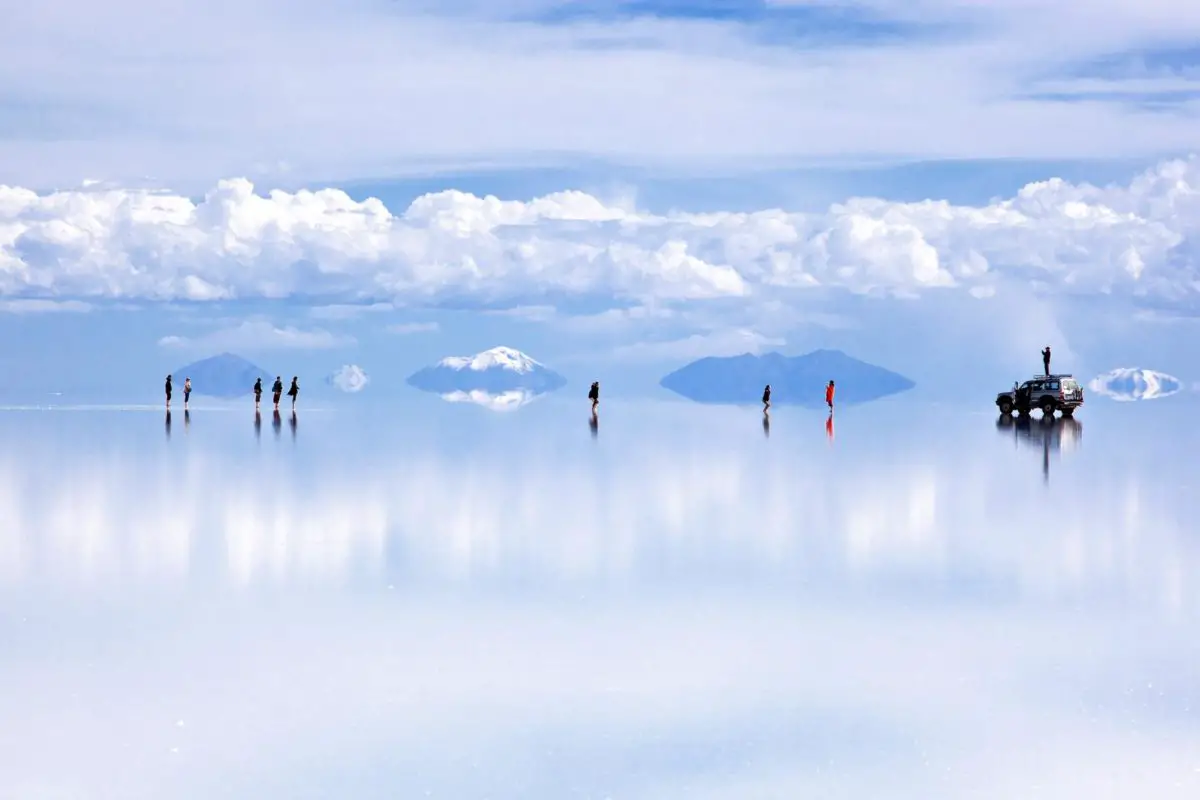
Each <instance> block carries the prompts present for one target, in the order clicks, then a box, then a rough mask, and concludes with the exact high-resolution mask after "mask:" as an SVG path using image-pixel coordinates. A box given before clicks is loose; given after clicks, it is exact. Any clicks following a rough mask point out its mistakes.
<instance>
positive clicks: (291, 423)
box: [288, 411, 296, 442]
mask: <svg viewBox="0 0 1200 800" xmlns="http://www.w3.org/2000/svg"><path fill="white" fill-rule="evenodd" d="M288 427H290V428H291V429H292V441H293V442H294V441H296V412H295V411H293V412H292V416H291V417H289V418H288Z"/></svg>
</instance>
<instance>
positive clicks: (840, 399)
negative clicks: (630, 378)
mask: <svg viewBox="0 0 1200 800" xmlns="http://www.w3.org/2000/svg"><path fill="white" fill-rule="evenodd" d="M831 380H832V381H833V382H834V385H835V387H836V392H837V393H836V395H835V397H836V399H835V401H834V402H835V403H836V404H839V405H853V404H855V403H865V402H868V401H871V400H877V399H879V398H881V397H886V396H887V395H890V394H896V393H898V392H903V391H907V390H908V389H911V388H912V387H913V386H915V385H916V384H915V383H913V382H912V381H911V380H909V379H908V378H906V377H904V376H903V375H898V374H897V373H895V372H891V371H890V370H886V369H884V368H883V367H877V366H875V365H874V364H868V363H866V362H865V361H859V360H858V359H857V358H852V357H851V356H848V355H846V354H845V353H843V352H842V351H841V350H814V351H813V352H811V353H808V354H806V355H802V356H794V357H788V356H784V355H781V354H779V353H767V354H765V355H762V356H755V355H751V354H749V353H746V354H744V355H740V356H729V357H717V356H710V357H708V358H702V359H700V360H699V361H693V362H692V363H691V364H688V365H687V366H685V367H682V368H680V369H677V370H675V371H674V372H672V373H670V374H669V375H667V376H665V377H664V378H663V379H662V380H661V381H659V384H660V385H661V386H663V387H664V388H666V389H670V390H671V391H673V392H675V393H676V394H679V395H682V396H683V397H686V398H688V399H689V400H695V401H696V402H699V403H757V402H758V401H759V399H760V398H761V397H762V391H763V387H764V386H765V385H767V384H770V385H771V404H772V405H798V406H809V407H814V408H815V407H821V406H824V405H825V385H826V384H827V383H829V381H831Z"/></svg>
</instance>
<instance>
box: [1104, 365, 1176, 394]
mask: <svg viewBox="0 0 1200 800" xmlns="http://www.w3.org/2000/svg"><path fill="white" fill-rule="evenodd" d="M1088 388H1089V389H1091V390H1092V391H1093V392H1095V393H1096V394H1101V395H1104V396H1105V397H1109V398H1112V399H1113V400H1118V401H1120V402H1132V401H1134V400H1158V399H1160V398H1163V397H1170V396H1171V395H1173V394H1175V393H1176V392H1179V391H1180V390H1182V389H1183V383H1182V382H1181V381H1180V380H1179V379H1178V378H1176V377H1175V376H1174V375H1168V374H1167V373H1165V372H1155V371H1154V370H1152V369H1138V368H1136V367H1120V368H1118V369H1114V370H1109V371H1108V372H1106V373H1104V374H1103V375H1097V376H1096V377H1095V378H1092V380H1091V382H1090V383H1088Z"/></svg>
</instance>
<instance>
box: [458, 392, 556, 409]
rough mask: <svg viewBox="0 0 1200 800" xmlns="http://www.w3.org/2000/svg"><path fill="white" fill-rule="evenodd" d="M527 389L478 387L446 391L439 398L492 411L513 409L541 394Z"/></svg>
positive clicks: (530, 401)
mask: <svg viewBox="0 0 1200 800" xmlns="http://www.w3.org/2000/svg"><path fill="white" fill-rule="evenodd" d="M542 394H544V392H543V393H541V394H539V393H535V392H532V391H529V390H528V389H513V390H511V391H507V392H485V391H482V390H479V389H475V390H472V391H470V392H447V393H446V394H443V395H441V398H442V399H443V400H445V401H447V402H450V403H473V404H475V405H477V406H483V407H484V408H488V409H491V410H492V411H515V410H516V409H518V408H521V407H523V406H527V405H529V404H530V403H532V402H533V401H534V400H536V399H538V398H539V397H541V396H542Z"/></svg>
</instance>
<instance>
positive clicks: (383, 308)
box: [308, 303, 396, 321]
mask: <svg viewBox="0 0 1200 800" xmlns="http://www.w3.org/2000/svg"><path fill="white" fill-rule="evenodd" d="M395 310H396V307H395V306H393V305H392V304H391V303H358V304H356V303H335V304H333V305H327V306H313V307H312V308H310V309H309V310H308V315H309V316H310V317H312V318H313V319H321V320H339V321H340V320H347V319H358V318H359V317H362V316H364V315H365V314H379V313H387V312H389V311H395Z"/></svg>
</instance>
